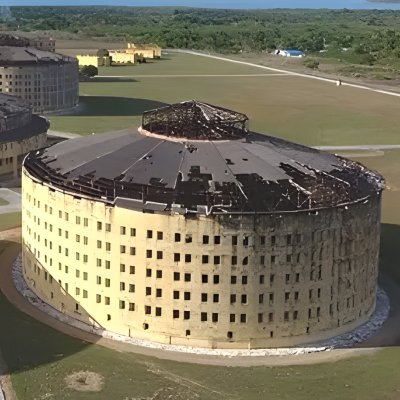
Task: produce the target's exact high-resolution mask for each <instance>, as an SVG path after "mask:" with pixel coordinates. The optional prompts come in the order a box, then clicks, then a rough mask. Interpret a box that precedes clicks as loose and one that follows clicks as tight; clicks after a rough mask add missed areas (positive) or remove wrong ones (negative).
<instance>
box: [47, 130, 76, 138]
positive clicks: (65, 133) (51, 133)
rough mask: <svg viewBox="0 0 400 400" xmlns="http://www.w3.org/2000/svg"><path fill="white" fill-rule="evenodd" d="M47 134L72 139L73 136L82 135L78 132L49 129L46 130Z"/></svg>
mask: <svg viewBox="0 0 400 400" xmlns="http://www.w3.org/2000/svg"><path fill="white" fill-rule="evenodd" d="M47 135H48V136H55V137H60V138H65V139H73V138H77V137H82V135H79V134H78V133H72V132H60V131H53V130H51V129H49V130H48V131H47Z"/></svg>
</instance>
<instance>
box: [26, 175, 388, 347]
mask: <svg viewBox="0 0 400 400" xmlns="http://www.w3.org/2000/svg"><path fill="white" fill-rule="evenodd" d="M22 219H23V265H24V275H25V278H26V280H27V282H28V284H29V285H30V286H31V288H32V289H33V290H34V291H35V292H36V293H37V294H38V295H39V296H40V297H41V298H43V299H44V300H45V301H46V302H48V303H49V304H51V305H52V306H53V307H55V308H57V309H59V310H61V311H63V312H65V313H67V314H69V315H72V316H74V317H76V318H78V319H80V320H82V321H84V322H88V323H97V324H98V325H100V326H101V327H103V328H105V329H107V330H110V331H114V332H118V333H121V334H124V335H130V336H134V337H139V338H147V339H150V340H155V341H159V342H164V343H173V344H187V345H192V346H202V347H220V348H248V347H252V348H256V347H275V346H291V345H295V344H301V343H304V342H309V341H313V340H320V339H323V338H326V337H331V336H333V335H335V334H338V333H342V332H344V331H346V330H348V329H350V328H354V327H355V326H357V325H359V324H361V323H363V322H364V321H365V320H366V319H367V318H368V317H369V315H370V313H371V311H372V310H373V307H374V304H375V292H376V284H377V283H376V282H377V263H378V250H379V229H380V228H379V226H380V225H379V219H380V198H379V197H376V198H373V199H371V200H370V201H369V202H366V203H365V204H361V203H360V204H355V205H353V206H349V207H348V209H347V210H345V209H341V210H338V209H332V210H326V211H319V212H318V213H312V214H310V213H299V214H296V213H292V214H281V215H279V216H278V215H264V216H261V215H259V216H254V215H251V216H250V215H249V216H229V215H222V216H215V217H206V216H200V217H187V216H186V217H185V216H184V215H170V214H163V215H161V214H156V213H154V214H149V213H143V212H138V211H133V210H128V209H124V208H120V207H114V206H111V205H108V204H104V203H101V202H97V201H94V200H90V199H84V198H80V197H79V195H75V196H73V195H70V194H66V193H63V192H62V191H60V190H58V189H55V188H52V187H49V186H47V185H44V184H42V183H41V182H39V181H35V179H33V178H32V177H31V176H30V175H29V173H28V172H27V171H26V170H24V171H23V176H22ZM178 235H180V237H178ZM207 237H208V243H204V241H207ZM235 238H236V239H235ZM177 239H179V241H178V240H177ZM235 240H237V242H235ZM38 271H39V272H38ZM206 279H207V280H208V281H207V282H205V280H206ZM202 313H205V314H202ZM202 316H203V319H204V318H205V316H207V320H204V321H202ZM230 335H232V338H230V337H229V336H230Z"/></svg>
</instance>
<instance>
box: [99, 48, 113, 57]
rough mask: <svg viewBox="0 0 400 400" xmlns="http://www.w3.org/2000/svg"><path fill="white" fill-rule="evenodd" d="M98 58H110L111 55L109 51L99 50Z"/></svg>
mask: <svg viewBox="0 0 400 400" xmlns="http://www.w3.org/2000/svg"><path fill="white" fill-rule="evenodd" d="M96 54H97V57H108V56H109V55H110V53H109V51H108V50H107V49H99V50H97V53H96Z"/></svg>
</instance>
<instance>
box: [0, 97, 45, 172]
mask: <svg viewBox="0 0 400 400" xmlns="http://www.w3.org/2000/svg"><path fill="white" fill-rule="evenodd" d="M48 127H49V124H48V121H47V120H46V119H45V118H41V117H39V116H37V115H33V114H32V112H31V109H30V107H29V106H28V104H26V103H25V102H23V101H22V100H20V99H17V98H15V97H12V96H6V95H4V94H0V176H1V175H4V174H10V173H13V174H14V176H17V174H18V169H19V168H20V167H21V163H22V159H23V157H24V156H25V155H26V154H27V153H29V152H30V151H33V150H37V149H40V148H42V147H44V146H45V144H46V139H47V129H48Z"/></svg>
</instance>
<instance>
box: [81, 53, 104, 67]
mask: <svg viewBox="0 0 400 400" xmlns="http://www.w3.org/2000/svg"><path fill="white" fill-rule="evenodd" d="M76 58H77V59H78V62H79V65H80V66H87V65H94V66H95V67H100V66H101V64H102V62H101V60H102V58H101V57H97V56H91V55H85V54H78V55H77V56H76Z"/></svg>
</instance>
